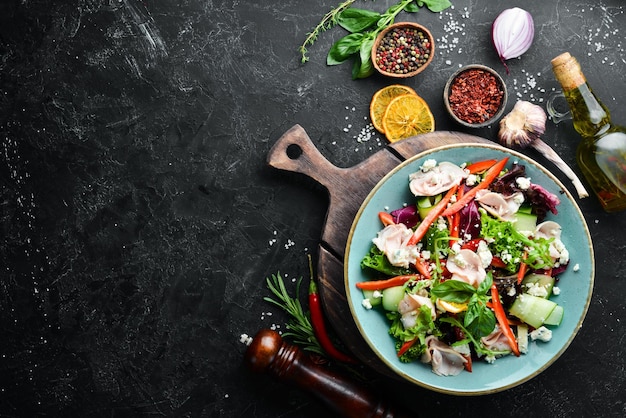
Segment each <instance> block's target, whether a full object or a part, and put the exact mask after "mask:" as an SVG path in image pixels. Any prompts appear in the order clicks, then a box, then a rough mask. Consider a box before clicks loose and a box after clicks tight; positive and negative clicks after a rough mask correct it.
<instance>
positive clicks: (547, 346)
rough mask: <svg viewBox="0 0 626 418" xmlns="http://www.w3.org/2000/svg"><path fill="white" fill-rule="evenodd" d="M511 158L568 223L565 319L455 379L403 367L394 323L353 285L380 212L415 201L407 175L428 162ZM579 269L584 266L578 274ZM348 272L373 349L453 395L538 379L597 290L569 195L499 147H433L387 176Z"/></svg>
mask: <svg viewBox="0 0 626 418" xmlns="http://www.w3.org/2000/svg"><path fill="white" fill-rule="evenodd" d="M505 156H508V157H509V165H510V164H511V163H513V162H515V161H517V162H519V163H522V164H524V165H525V166H526V175H527V176H528V177H530V178H531V181H532V182H533V183H535V184H539V185H541V186H543V187H544V188H545V189H547V190H548V191H550V192H552V193H554V194H556V195H557V196H559V198H560V200H561V204H560V205H559V206H558V208H557V209H558V215H552V214H549V215H548V217H547V219H548V220H550V219H551V220H554V221H556V222H558V223H560V224H561V225H562V226H563V232H562V237H561V239H562V241H563V242H564V244H565V245H566V247H567V249H568V250H569V252H570V266H569V268H568V269H567V270H566V271H565V272H564V273H562V274H561V275H560V276H559V277H560V278H559V283H558V286H559V288H560V289H561V293H560V294H559V295H558V296H552V298H551V299H552V300H554V301H555V302H557V303H558V304H559V305H562V306H563V308H564V310H565V315H564V318H563V322H562V323H561V325H560V326H558V327H552V332H553V334H552V340H551V341H549V342H547V343H544V342H539V341H530V340H529V349H528V353H527V354H523V355H522V356H521V357H515V356H513V355H510V356H506V357H503V358H499V359H498V360H496V362H495V363H493V364H489V363H486V362H484V361H476V362H474V364H473V371H472V372H471V373H469V372H466V371H463V372H462V373H461V374H459V375H457V376H446V377H444V376H438V375H436V374H435V373H433V372H432V370H431V366H430V364H422V363H420V362H419V361H418V362H414V363H409V364H407V363H401V362H400V361H398V359H397V355H396V351H395V349H394V341H393V339H392V337H391V336H389V334H388V329H389V322H388V320H387V319H386V318H385V316H384V314H383V312H382V311H381V310H379V309H372V310H367V309H365V308H364V307H363V306H362V305H361V302H362V300H363V296H362V293H361V291H360V290H359V289H357V288H356V283H357V282H361V281H364V280H368V279H369V277H368V276H367V275H366V273H365V272H364V271H362V270H361V267H360V262H361V259H362V258H363V257H364V256H365V255H366V254H367V253H368V251H369V249H370V246H371V243H372V238H374V237H375V236H376V234H377V232H378V231H379V230H380V229H381V224H380V221H379V220H378V212H380V211H386V210H393V209H397V208H400V207H402V205H403V204H406V203H412V202H413V201H414V197H413V196H412V195H411V192H410V191H409V188H408V178H409V174H410V173H413V172H415V171H417V170H419V168H420V166H421V165H422V164H423V163H424V161H425V160H427V159H431V158H432V159H435V160H436V161H437V162H441V161H450V162H453V163H456V164H461V163H463V162H466V161H480V160H484V159H493V158H495V159H501V158H504V157H505ZM574 265H578V266H579V269H578V270H577V271H574V270H575V269H574V268H573V266H574ZM344 270H345V271H344V275H345V285H346V294H347V297H348V304H349V305H350V310H351V312H352V315H353V317H354V320H355V322H356V325H357V327H358V328H359V331H360V332H361V335H362V336H363V338H364V339H365V341H366V343H367V344H369V346H370V347H371V349H372V350H373V351H374V352H375V353H376V354H377V355H378V357H380V359H381V360H382V361H383V362H384V363H385V364H386V365H387V366H388V367H389V368H390V369H391V370H392V371H393V372H395V373H397V374H398V375H399V376H401V377H402V378H403V379H406V380H408V381H409V382H412V383H415V384H417V385H419V386H422V387H425V388H428V389H431V390H434V391H437V392H443V393H448V394H455V395H480V394H488V393H495V392H499V391H503V390H506V389H509V388H512V387H514V386H516V385H519V384H521V383H523V382H526V381H528V380H529V379H531V378H533V377H534V376H537V375H538V374H539V373H541V372H542V371H543V370H545V369H546V368H547V367H548V366H550V365H551V364H552V363H553V362H555V361H556V360H557V359H558V358H559V356H560V355H561V354H563V352H564V351H565V350H566V349H567V347H568V346H569V345H570V343H571V342H572V340H573V339H574V337H575V335H576V333H577V332H578V330H579V329H580V327H581V325H582V323H583V319H584V318H585V314H586V313H587V308H588V307H589V302H590V300H591V294H592V291H593V281H594V271H595V268H594V256H593V247H592V243H591V237H590V235H589V230H588V228H587V224H586V223H585V219H584V217H583V216H582V213H581V212H580V209H579V207H578V205H577V204H576V202H575V201H574V199H573V197H572V195H571V194H570V193H569V192H568V191H567V189H566V188H565V187H564V186H563V184H562V183H561V182H560V181H559V180H558V179H557V178H556V177H555V176H554V175H552V174H551V173H550V172H549V171H548V170H546V169H545V168H544V167H542V166H541V165H539V164H538V163H536V162H535V161H533V160H531V159H529V158H528V157H526V156H524V155H523V154H520V153H517V152H515V151H511V150H508V149H506V148H503V147H500V146H497V145H491V144H487V145H480V144H479V145H467V144H457V145H448V146H443V147H440V148H435V149H432V150H429V151H427V152H424V153H421V154H418V155H416V156H414V157H413V158H411V159H409V160H406V161H405V162H403V163H402V164H400V165H399V166H398V167H396V168H395V169H394V170H393V171H391V172H390V173H389V174H387V175H386V176H385V177H384V178H383V179H382V180H381V181H380V182H379V183H378V185H376V187H374V189H373V190H372V191H371V192H370V194H369V195H368V196H367V198H366V199H365V201H364V202H363V205H362V206H361V208H360V209H359V212H358V213H357V215H356V218H355V220H354V223H353V225H352V228H351V229H350V235H349V237H348V245H347V248H346V257H345V262H344Z"/></svg>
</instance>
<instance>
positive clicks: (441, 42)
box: [0, 0, 626, 418]
mask: <svg viewBox="0 0 626 418" xmlns="http://www.w3.org/2000/svg"><path fill="white" fill-rule="evenodd" d="M453 3H454V6H455V7H454V8H453V9H449V10H446V11H445V12H443V13H440V14H433V13H430V12H429V11H427V10H425V9H423V10H421V11H420V12H419V13H418V14H417V15H409V14H406V13H404V14H402V15H400V19H399V20H412V21H419V22H421V23H423V24H425V25H426V26H428V27H429V28H430V29H431V31H432V33H433V35H434V36H435V37H436V38H437V47H438V50H437V53H436V57H435V60H434V61H433V63H432V64H431V66H430V67H429V68H428V69H427V70H426V71H425V72H424V73H423V74H421V75H420V76H418V77H415V78H413V79H409V80H407V81H406V82H405V83H406V84H407V85H410V86H412V87H414V88H415V89H416V90H417V91H418V93H419V94H420V95H422V96H423V97H424V98H425V99H426V100H427V102H428V103H429V104H430V106H431V108H432V110H433V113H434V115H435V118H436V124H437V129H440V130H459V131H463V132H470V131H466V130H464V129H463V128H461V127H459V126H456V125H454V124H453V123H452V122H451V121H450V119H449V118H448V117H447V116H446V115H445V113H444V107H443V104H442V99H441V94H442V88H443V85H444V83H445V80H446V79H447V77H448V76H449V75H450V74H451V73H452V72H453V71H454V70H455V69H456V68H458V67H459V66H460V65H464V64H470V63H482V64H486V65H490V66H492V67H494V68H496V69H497V70H498V71H499V72H500V73H501V74H503V75H504V76H505V78H506V82H507V86H508V88H509V100H510V102H509V106H510V107H512V105H513V103H514V102H515V100H517V99H525V100H531V101H534V102H536V103H539V104H541V105H545V99H546V98H547V97H548V95H549V94H550V93H551V92H553V91H557V90H558V89H559V87H558V85H557V83H556V81H555V80H554V77H553V75H552V73H551V69H550V60H551V59H552V58H553V57H554V56H556V55H557V54H559V53H561V52H563V51H571V52H572V53H573V54H574V55H575V56H577V57H578V58H579V60H580V61H581V63H582V65H583V68H584V71H585V73H586V75H587V76H588V79H589V81H590V83H591V85H592V86H593V87H594V89H595V90H596V93H598V95H599V96H600V97H601V98H602V99H603V101H604V102H605V103H606V104H607V105H608V106H609V107H610V108H611V109H612V111H613V116H614V119H615V120H616V121H617V122H619V123H624V122H625V121H626V114H625V113H624V104H625V103H626V81H625V78H624V76H623V74H624V73H625V69H626V60H625V58H626V54H625V53H624V49H623V48H624V34H626V32H625V29H624V25H625V24H626V16H625V15H624V8H625V6H624V4H623V3H622V2H621V1H619V0H602V1H599V2H591V1H586V2H585V1H582V0H581V1H557V2H550V1H543V2H538V1H527V2H516V1H500V0H483V1H477V0H455V1H453ZM337 4H338V2H336V1H334V0H331V1H329V0H323V1H317V2H305V1H295V0H284V1H278V2H254V1H246V0H244V1H228V0H181V1H167V0H156V1H139V0H102V1H96V0H65V1H45V0H20V1H18V0H3V1H2V2H1V3H0V51H1V60H0V77H1V84H0V87H1V91H0V138H1V149H0V154H1V156H2V157H1V161H2V163H1V165H0V196H1V199H0V222H1V226H2V235H1V239H0V251H1V252H0V263H1V269H0V416H3V417H18V416H20V417H21V416H29V417H31V416H96V417H97V416H103V417H104V416H106V417H119V416H138V417H143V416H190V417H191V416H203V417H239V416H241V417H243V416H245V417H284V418H286V417H318V416H321V415H328V412H327V410H326V409H325V408H324V407H323V406H321V405H320V404H319V403H318V402H317V401H316V400H315V399H314V398H313V397H312V396H311V395H310V394H309V393H307V392H303V391H301V390H299V389H296V388H294V387H293V386H291V385H285V384H284V383H282V382H279V381H276V380H274V379H272V378H270V377H268V376H264V375H253V374H251V373H250V372H249V371H248V370H247V369H246V368H245V367H244V366H243V364H242V358H243V353H244V350H245V346H244V345H243V344H241V343H240V342H239V338H240V335H241V334H243V333H247V334H250V335H253V334H255V333H256V332H257V331H258V330H259V329H262V328H269V327H273V326H277V327H279V328H278V329H279V330H284V323H285V320H286V317H285V316H284V314H283V313H282V312H281V311H279V310H278V309H276V308H274V307H272V306H270V305H269V304H267V303H266V302H264V301H263V297H264V296H268V291H267V289H266V287H265V282H264V280H265V278H266V277H268V276H270V275H271V274H274V273H276V272H280V273H281V274H282V275H284V276H285V277H286V279H287V283H288V285H289V286H290V287H293V286H294V280H295V279H296V278H298V277H305V278H306V277H308V264H307V257H306V255H307V254H312V256H313V257H315V256H316V253H315V251H316V250H315V249H316V247H317V243H318V241H319V238H320V232H321V228H322V225H323V221H324V216H325V213H326V208H327V204H328V202H327V198H326V195H325V193H324V191H323V190H322V189H321V188H319V187H318V186H317V185H315V184H313V182H311V181H308V180H307V179H303V178H302V177H299V176H295V175H290V174H286V173H281V172H277V171H274V170H272V169H270V168H269V167H267V166H266V163H265V158H266V155H267V152H268V150H269V148H270V147H271V146H272V144H273V143H274V142H275V141H276V140H277V139H278V137H280V135H281V134H282V133H283V132H285V131H286V130H287V129H288V128H290V127H291V126H292V125H294V124H296V123H298V124H300V125H302V126H303V127H304V128H305V129H306V131H307V132H308V134H309V135H310V137H311V138H312V140H313V141H314V143H315V145H316V146H317V147H318V148H319V149H320V151H321V152H322V153H323V154H324V155H325V156H326V158H328V159H329V161H331V162H332V163H333V164H335V165H337V166H340V167H350V166H352V165H354V164H357V163H358V162H360V161H363V160H365V159H366V158H367V157H368V156H370V155H372V154H374V153H375V152H377V151H379V150H380V149H382V148H383V147H384V146H385V143H386V142H385V140H384V138H382V137H381V136H380V135H378V134H373V135H372V137H371V138H369V140H367V141H364V142H360V141H358V138H359V136H360V135H359V132H360V131H361V129H366V127H367V125H368V123H369V120H368V106H369V101H370V98H371V96H372V94H373V93H374V92H375V91H376V90H377V89H379V88H381V87H383V86H385V85H388V84H391V83H392V80H389V79H385V78H382V77H380V76H373V77H371V78H369V79H366V80H359V81H353V80H351V78H350V65H349V64H344V65H341V66H337V67H327V66H326V65H325V56H326V53H327V51H328V49H329V47H330V45H331V44H332V43H333V42H334V41H335V40H337V39H339V37H340V36H343V34H344V32H343V30H341V29H340V28H334V29H332V30H329V31H327V32H325V33H322V34H321V35H320V36H319V38H318V40H317V42H316V43H315V44H314V45H313V46H312V47H310V48H309V49H310V61H309V62H308V63H306V64H304V65H303V64H301V63H300V56H299V53H298V46H299V45H300V44H301V43H302V42H303V41H304V39H305V37H306V34H307V33H308V32H309V31H311V29H312V28H313V27H314V26H315V25H316V24H317V22H318V21H319V20H320V19H321V17H322V16H323V15H324V14H325V13H326V12H327V11H328V10H330V9H331V8H333V7H335V6H336V5H337ZM392 4H394V2H393V1H376V2H370V1H357V2H356V3H355V5H356V6H357V7H362V8H369V9H372V10H376V11H383V10H384V9H386V8H387V7H388V6H390V5H392ZM512 6H520V7H524V8H526V9H527V10H529V11H530V12H531V13H532V14H533V16H534V18H535V26H536V37H535V41H534V43H533V46H532V47H531V49H530V50H529V51H528V52H527V53H526V54H524V55H523V56H522V57H521V58H520V59H514V60H511V61H510V63H509V66H510V70H511V72H510V74H508V75H506V74H505V72H504V68H503V67H502V66H501V64H500V63H499V61H498V58H497V56H496V54H495V52H494V50H493V48H492V46H491V43H490V25H491V22H492V21H493V19H495V17H496V16H497V14H498V13H499V11H501V10H502V9H504V8H506V7H512ZM470 133H473V134H476V135H479V136H483V137H485V138H488V139H492V140H495V139H496V130H495V128H494V127H491V128H486V129H483V130H480V131H471V132H470ZM361 139H363V136H362V135H361ZM544 139H545V140H546V142H548V143H549V144H550V145H552V146H553V147H554V148H555V149H556V150H557V151H558V152H559V154H561V155H562V156H563V158H564V159H565V160H566V161H567V162H568V163H569V164H571V165H574V164H575V163H574V149H575V146H576V143H577V141H578V137H577V135H576V133H575V132H574V131H573V128H572V126H571V123H570V122H562V123H560V124H558V125H555V124H554V123H552V122H548V127H547V132H546V134H545V136H544ZM525 152H526V153H527V155H529V156H531V157H532V158H535V159H537V160H538V161H539V162H541V163H543V164H545V165H546V166H547V167H550V168H553V166H552V165H550V163H549V162H546V161H545V160H544V159H542V157H541V156H539V155H537V154H536V153H535V152H534V151H532V150H528V151H525ZM555 173H556V174H557V176H559V177H560V178H561V179H563V182H564V183H565V184H567V185H568V186H569V185H570V183H569V182H568V181H567V179H565V178H564V177H563V176H562V175H560V173H558V172H556V171H555ZM570 190H572V189H571V188H570ZM580 206H581V208H582V210H583V212H584V214H585V217H586V219H587V222H588V224H589V228H590V231H591V235H592V237H593V240H594V245H595V251H596V262H597V274H596V283H595V290H594V295H593V299H592V301H591V305H590V308H589V312H588V316H587V319H586V321H585V323H584V326H583V327H582V329H581V330H580V332H579V334H578V336H577V337H576V338H575V340H574V341H573V343H572V344H571V346H570V347H569V349H568V350H567V351H566V352H565V353H564V354H563V355H562V357H561V358H560V359H559V360H557V361H556V362H555V363H554V364H553V365H552V366H550V367H549V368H548V369H547V370H546V371H545V372H543V373H542V374H540V375H539V376H537V377H536V378H535V379H533V380H532V381H530V382H528V383H526V384H523V385H521V386H519V387H516V388H514V389H511V390H509V391H506V392H503V393H499V394H494V395H488V396H481V397H460V398H459V397H454V396H448V395H444V394H438V393H433V392H430V391H427V390H425V389H421V388H417V387H414V386H410V385H407V384H403V383H399V382H396V381H395V380H393V381H392V380H389V379H387V378H384V377H381V376H379V375H377V374H375V373H373V372H371V371H368V370H361V373H362V375H363V377H364V379H365V382H364V384H365V385H366V386H369V387H371V388H373V389H374V390H376V391H378V392H380V393H382V394H384V395H385V396H389V397H391V398H392V399H394V400H395V401H396V402H398V404H404V405H408V406H409V407H410V408H411V409H413V410H414V411H419V412H420V413H421V415H422V416H425V417H430V416H433V417H434V416H437V417H439V416H479V415H484V414H489V415H493V416H524V417H534V416H555V417H570V416H580V417H599V416H607V417H608V416H616V417H617V416H624V415H625V414H626V404H625V403H624V393H626V387H625V380H626V371H625V363H624V358H625V356H626V353H625V351H624V350H625V347H626V342H625V339H624V335H625V328H624V316H625V315H624V309H625V306H626V304H625V303H624V298H625V297H626V283H625V282H626V274H624V269H625V268H626V262H625V261H624V253H625V251H626V238H625V234H624V214H612V215H609V214H605V213H604V212H602V211H601V209H600V207H599V204H598V203H597V201H596V200H595V199H594V198H590V199H586V200H583V201H580Z"/></svg>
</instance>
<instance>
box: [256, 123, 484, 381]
mask: <svg viewBox="0 0 626 418" xmlns="http://www.w3.org/2000/svg"><path fill="white" fill-rule="evenodd" d="M458 143H490V144H493V142H492V141H489V140H486V139H483V138H480V137H477V136H473V135H468V134H464V133H460V132H450V131H441V132H432V133H427V134H422V135H418V136H414V137H411V138H407V139H404V140H401V141H398V142H395V143H392V144H389V145H388V146H387V147H386V148H384V149H381V150H380V151H378V152H376V153H375V154H374V155H372V156H370V157H369V158H367V159H366V160H365V161H362V162H361V163H359V164H357V165H356V166H353V167H350V168H339V167H336V166H334V165H333V164H331V163H330V162H329V161H328V160H327V159H326V158H325V157H324V156H323V155H322V154H321V153H320V152H319V150H318V149H317V148H316V147H315V145H314V144H313V142H312V141H311V139H310V138H309V136H308V135H307V133H306V132H305V131H304V129H303V128H302V127H301V126H299V125H295V126H293V127H292V128H291V129H289V130H288V131H287V132H285V133H284V134H283V135H282V136H281V137H280V138H279V139H278V140H277V141H276V143H275V144H274V146H273V147H272V149H271V150H270V151H269V154H268V156H267V163H268V164H269V165H270V166H272V167H274V168H277V169H280V170H285V171H291V172H295V173H300V174H304V175H306V176H308V177H310V178H311V179H313V180H315V181H316V182H318V183H319V184H320V185H321V186H323V187H324V188H325V189H326V190H327V192H328V197H329V207H328V212H327V213H326V220H325V222H324V226H323V230H322V235H321V241H320V243H319V248H318V250H319V253H318V261H317V279H318V288H319V293H320V298H321V300H322V304H323V307H324V310H325V313H326V318H327V319H328V321H329V323H330V324H331V325H332V327H333V329H334V330H335V331H336V333H337V335H339V337H340V338H341V339H342V341H343V343H344V344H345V346H346V348H347V349H348V350H350V351H351V352H352V353H353V354H354V355H355V356H357V357H358V358H359V359H360V360H362V361H363V362H364V363H365V364H366V365H369V366H370V367H372V368H373V369H375V370H377V371H379V372H380V373H383V374H385V375H388V376H393V377H395V375H394V374H393V373H392V372H390V371H389V370H388V368H387V366H385V365H384V363H383V362H382V361H381V360H379V359H378V357H377V356H376V355H375V354H374V352H373V351H372V350H371V349H370V348H369V346H368V345H367V343H366V342H365V340H364V339H363V337H362V336H361V334H360V332H359V330H358V328H357V327H356V324H355V323H354V321H353V319H352V315H351V314H350V308H349V306H348V302H347V299H346V292H345V286H344V277H343V259H344V253H345V247H346V243H347V240H348V234H349V232H350V228H351V226H352V221H353V220H354V217H355V215H356V213H357V212H358V210H359V208H360V207H361V204H362V203H363V201H364V200H365V198H366V197H367V195H368V194H369V192H370V191H371V190H372V188H373V187H374V186H375V185H376V184H377V183H378V181H379V180H380V179H382V178H383V177H384V176H385V174H387V173H388V172H389V171H390V170H392V169H393V168H394V167H396V166H397V165H398V164H400V163H401V162H403V161H405V160H406V159H408V158H410V157H412V156H414V155H416V154H419V153H420V152H423V151H426V150H428V149H431V148H435V147H439V146H442V145H448V144H458Z"/></svg>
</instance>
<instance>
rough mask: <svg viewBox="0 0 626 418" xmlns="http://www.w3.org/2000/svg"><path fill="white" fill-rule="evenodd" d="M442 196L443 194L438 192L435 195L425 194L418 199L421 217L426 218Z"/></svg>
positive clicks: (418, 209)
mask: <svg viewBox="0 0 626 418" xmlns="http://www.w3.org/2000/svg"><path fill="white" fill-rule="evenodd" d="M441 198H442V196H441V194H438V195H435V196H424V197H420V198H419V199H417V211H418V213H419V214H420V218H422V219H424V218H425V217H426V215H428V212H430V211H431V209H432V208H433V206H435V205H436V204H437V203H439V201H440V200H441Z"/></svg>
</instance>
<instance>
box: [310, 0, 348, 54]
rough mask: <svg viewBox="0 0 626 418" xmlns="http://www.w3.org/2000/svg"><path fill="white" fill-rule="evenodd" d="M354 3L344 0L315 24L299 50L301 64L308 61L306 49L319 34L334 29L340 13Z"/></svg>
mask: <svg viewBox="0 0 626 418" xmlns="http://www.w3.org/2000/svg"><path fill="white" fill-rule="evenodd" d="M355 1H356V0H346V1H344V2H343V3H341V4H339V5H338V6H337V7H335V8H334V9H332V10H330V11H329V12H328V13H326V14H325V15H324V17H323V18H322V20H321V21H320V22H319V23H318V24H317V26H316V27H315V28H314V29H313V30H312V31H311V32H309V33H307V37H306V39H305V40H304V42H303V43H302V45H300V48H299V50H300V54H301V55H302V58H301V61H302V63H303V64H304V63H305V62H307V61H308V60H309V56H308V55H307V54H308V53H309V50H308V49H307V47H308V46H311V45H313V44H314V43H315V41H316V40H317V37H318V36H319V34H320V33H322V32H325V31H327V30H329V29H332V28H333V27H335V26H336V25H337V23H338V21H337V19H338V17H339V15H340V14H341V12H343V11H344V10H346V9H347V8H348V7H350V6H351V5H352V3H354V2H355Z"/></svg>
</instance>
